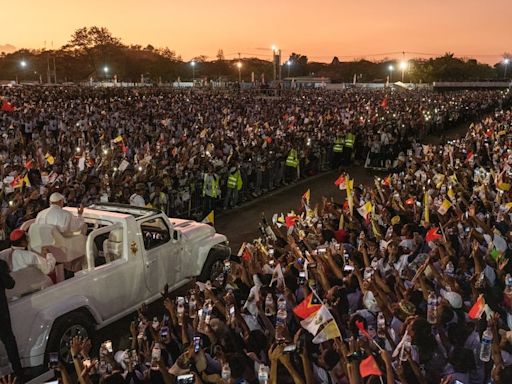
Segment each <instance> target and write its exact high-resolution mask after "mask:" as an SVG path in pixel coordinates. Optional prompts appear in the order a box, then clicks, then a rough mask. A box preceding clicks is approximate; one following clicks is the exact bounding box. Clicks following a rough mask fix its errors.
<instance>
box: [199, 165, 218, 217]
mask: <svg viewBox="0 0 512 384" xmlns="http://www.w3.org/2000/svg"><path fill="white" fill-rule="evenodd" d="M219 197H220V189H219V176H218V175H217V174H216V173H214V172H213V168H212V167H210V168H209V169H208V172H206V173H205V174H204V178H203V203H204V204H203V205H204V207H203V209H204V211H203V213H204V212H206V214H205V216H206V215H207V214H208V213H210V212H211V211H212V210H213V208H214V205H215V200H216V199H217V198H219Z"/></svg>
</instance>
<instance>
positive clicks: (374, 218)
mask: <svg viewBox="0 0 512 384" xmlns="http://www.w3.org/2000/svg"><path fill="white" fill-rule="evenodd" d="M370 217H371V220H372V231H373V235H374V236H375V237H376V238H377V239H381V238H382V234H381V233H380V230H379V226H378V225H377V216H376V215H375V206H373V207H372V213H371V214H370Z"/></svg>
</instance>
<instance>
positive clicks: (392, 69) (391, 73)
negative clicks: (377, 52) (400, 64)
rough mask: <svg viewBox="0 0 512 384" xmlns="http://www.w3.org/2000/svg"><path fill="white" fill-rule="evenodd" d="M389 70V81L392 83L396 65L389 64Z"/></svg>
mask: <svg viewBox="0 0 512 384" xmlns="http://www.w3.org/2000/svg"><path fill="white" fill-rule="evenodd" d="M388 70H389V82H390V83H392V82H393V71H394V70H395V67H393V66H392V65H390V66H388Z"/></svg>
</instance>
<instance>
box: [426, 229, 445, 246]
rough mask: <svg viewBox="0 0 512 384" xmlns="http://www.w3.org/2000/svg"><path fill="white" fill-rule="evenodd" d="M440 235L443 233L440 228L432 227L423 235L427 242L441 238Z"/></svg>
mask: <svg viewBox="0 0 512 384" xmlns="http://www.w3.org/2000/svg"><path fill="white" fill-rule="evenodd" d="M442 237H443V233H442V232H441V229H439V228H437V227H434V228H431V229H430V230H429V231H428V232H427V234H426V235H425V241H426V242H427V243H428V242H430V241H436V240H438V239H441V238H442Z"/></svg>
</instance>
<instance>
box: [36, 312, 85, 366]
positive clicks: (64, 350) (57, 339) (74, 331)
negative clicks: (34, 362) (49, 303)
mask: <svg viewBox="0 0 512 384" xmlns="http://www.w3.org/2000/svg"><path fill="white" fill-rule="evenodd" d="M74 336H81V337H82V338H89V339H91V341H93V340H92V339H93V336H94V322H93V320H92V318H91V315H90V314H89V313H88V312H87V311H86V310H77V311H73V312H70V313H68V314H66V315H63V316H61V317H59V318H58V319H57V320H55V322H54V323H53V326H52V330H51V332H50V336H49V337H48V344H46V354H45V365H47V363H48V354H49V353H50V352H58V353H59V358H60V361H62V362H63V363H65V364H70V363H72V358H71V351H70V344H71V339H72V338H73V337H74Z"/></svg>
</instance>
